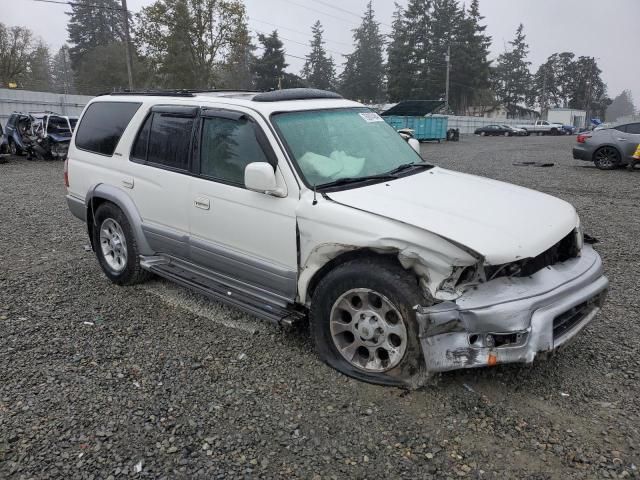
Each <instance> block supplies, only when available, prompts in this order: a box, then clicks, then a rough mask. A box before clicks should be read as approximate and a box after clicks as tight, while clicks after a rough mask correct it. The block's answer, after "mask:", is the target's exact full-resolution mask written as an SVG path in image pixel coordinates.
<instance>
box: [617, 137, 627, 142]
mask: <svg viewBox="0 0 640 480" xmlns="http://www.w3.org/2000/svg"><path fill="white" fill-rule="evenodd" d="M616 140H618V141H619V142H626V141H627V139H626V138H616Z"/></svg>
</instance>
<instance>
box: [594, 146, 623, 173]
mask: <svg viewBox="0 0 640 480" xmlns="http://www.w3.org/2000/svg"><path fill="white" fill-rule="evenodd" d="M593 163H594V164H595V166H596V167H597V168H599V169H600V170H614V169H615V168H617V167H618V165H620V152H618V150H616V149H615V148H613V147H601V148H599V149H598V150H596V151H595V152H594V154H593Z"/></svg>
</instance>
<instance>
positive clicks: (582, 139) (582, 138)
mask: <svg viewBox="0 0 640 480" xmlns="http://www.w3.org/2000/svg"><path fill="white" fill-rule="evenodd" d="M587 138H591V134H590V133H581V134H580V135H578V138H577V140H578V143H584V142H586V141H587Z"/></svg>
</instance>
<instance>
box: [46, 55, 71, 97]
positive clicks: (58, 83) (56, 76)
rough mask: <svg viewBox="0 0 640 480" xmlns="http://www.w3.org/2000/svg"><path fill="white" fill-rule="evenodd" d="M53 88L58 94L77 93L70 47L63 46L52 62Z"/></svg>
mask: <svg viewBox="0 0 640 480" xmlns="http://www.w3.org/2000/svg"><path fill="white" fill-rule="evenodd" d="M51 86H52V90H53V91H54V92H57V93H75V87H74V82H73V72H72V71H71V57H70V56H69V47H68V46H67V45H63V46H62V47H60V50H58V53H56V54H55V55H54V56H53V59H52V60H51Z"/></svg>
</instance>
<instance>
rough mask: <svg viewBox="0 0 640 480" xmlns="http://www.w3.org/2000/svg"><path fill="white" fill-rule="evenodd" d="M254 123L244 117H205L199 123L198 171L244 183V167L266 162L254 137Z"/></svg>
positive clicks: (227, 181)
mask: <svg viewBox="0 0 640 480" xmlns="http://www.w3.org/2000/svg"><path fill="white" fill-rule="evenodd" d="M255 128H256V126H255V124H254V123H253V122H252V121H250V120H248V119H246V118H244V117H243V118H240V119H239V120H233V119H229V118H220V117H213V118H205V119H204V121H203V125H202V147H201V149H200V174H201V175H204V176H207V177H211V178H213V179H216V180H221V181H223V182H225V183H232V184H235V185H242V186H244V170H245V167H246V166H247V165H248V164H250V163H252V162H268V159H267V157H266V155H265V153H264V151H263V150H262V148H261V146H260V144H259V143H258V140H257V139H256V130H255Z"/></svg>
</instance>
